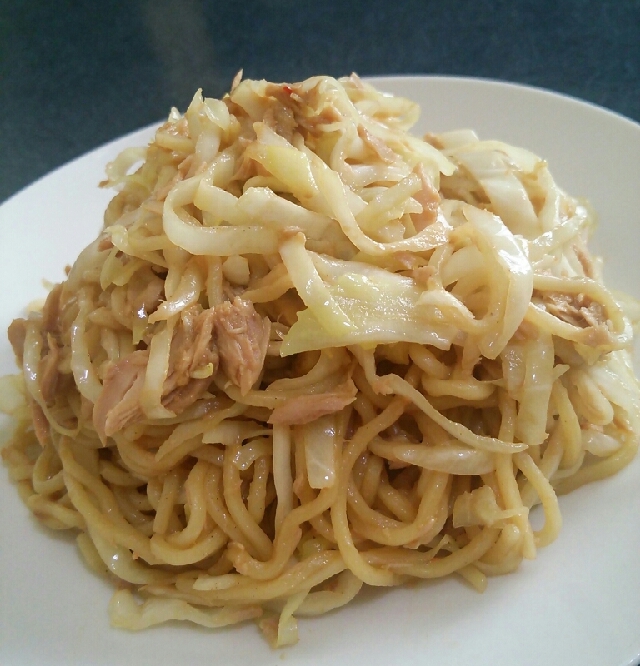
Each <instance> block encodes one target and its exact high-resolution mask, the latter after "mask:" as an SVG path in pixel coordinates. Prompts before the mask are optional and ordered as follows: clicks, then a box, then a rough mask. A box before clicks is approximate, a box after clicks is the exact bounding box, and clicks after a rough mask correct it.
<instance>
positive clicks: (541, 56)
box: [0, 0, 640, 201]
mask: <svg viewBox="0 0 640 666" xmlns="http://www.w3.org/2000/svg"><path fill="white" fill-rule="evenodd" d="M240 68H244V72H245V76H246V77H251V78H266V79H271V80H279V81H292V80H300V79H303V78H306V77H307V76H312V75H315V74H321V73H323V74H329V75H333V76H341V75H346V74H349V73H351V72H352V71H356V72H358V73H359V74H360V75H375V74H445V75H462V76H478V77H486V78H494V79H500V80H505V81H512V82H517V83H525V84H529V85H534V86H539V87H543V88H548V89H550V90H554V91H557V92H561V93H566V94H569V95H573V96H576V97H579V98H582V99H585V100H588V101H590V102H594V103H596V104H599V105H601V106H604V107H607V108H609V109H612V110H614V111H616V112H618V113H621V114H623V115H625V116H628V117H629V118H632V119H634V120H636V121H640V86H639V83H640V0H618V1H617V2H614V1H608V0H604V1H603V0H567V1H565V0H553V1H552V0H524V1H518V0H475V1H467V0H450V1H448V2H447V1H446V0H445V1H443V0H440V1H439V2H434V1H432V0H395V1H391V0H364V1H349V0H342V2H335V1H333V0H323V1H322V2H311V1H309V0H245V1H243V2H235V1H234V0H226V1H221V0H218V1H209V2H207V1H206V0H129V1H128V2H121V1H120V0H101V1H100V2H96V3H94V2H80V1H77V0H76V1H71V0H58V1H56V0H53V1H52V0H0V155H1V156H2V158H1V159H0V201H2V200H4V199H6V198H7V197H9V196H10V195H12V194H13V193H15V192H17V191H18V190H20V189H21V188H23V187H24V186H26V185H28V184H29V183H30V182H32V181H33V180H35V179H36V178H38V177H40V176H42V175H44V174H45V173H47V172H48V171H50V170H52V169H53V168H55V167H57V166H59V165H61V164H64V163H65V162H67V161H69V160H70V159H72V158H74V157H77V156H78V155H81V154H83V153H85V152H87V151H88V150H90V149H92V148H95V147H96V146H99V145H101V144H103V143H105V142H107V141H109V140H111V139H113V138H115V137H117V136H120V135H122V134H124V133H126V132H129V131H131V130H134V129H136V128H138V127H141V126H144V125H147V124H149V123H151V122H153V121H156V120H159V119H161V118H163V117H164V116H166V114H167V112H168V111H169V109H170V108H171V106H177V107H178V108H180V109H182V110H183V109H185V108H186V106H187V105H188V103H189V101H190V99H191V97H192V95H193V93H194V92H195V90H196V89H197V88H199V87H202V88H203V89H204V92H205V94H206V95H208V96H219V95H221V94H223V93H224V92H225V91H226V90H227V89H228V87H229V84H230V82H231V80H232V78H233V75H234V74H235V73H236V72H237V71H238V70H239V69H240Z"/></svg>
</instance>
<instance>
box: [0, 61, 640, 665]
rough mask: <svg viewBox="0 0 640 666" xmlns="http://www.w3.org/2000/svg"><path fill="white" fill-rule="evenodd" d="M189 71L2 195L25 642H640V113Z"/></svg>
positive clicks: (623, 650)
mask: <svg viewBox="0 0 640 666" xmlns="http://www.w3.org/2000/svg"><path fill="white" fill-rule="evenodd" d="M194 92H195V94H194V97H193V99H192V100H191V102H188V100H187V101H186V102H185V103H184V108H181V109H179V110H178V109H172V110H171V111H170V113H169V115H168V117H167V119H166V121H163V122H160V123H158V124H156V125H154V126H153V127H150V128H145V129H143V130H140V131H139V132H135V133H133V134H131V135H128V136H126V137H124V138H121V139H118V140H116V141H114V142H113V143H111V144H109V145H106V146H104V147H102V148H99V149H97V150H95V151H93V152H92V153H90V154H88V155H86V156H83V157H81V158H80V159H78V160H76V161H74V162H72V163H70V164H68V165H66V166H64V167H62V168H60V169H59V170H57V171H55V172H54V173H52V174H50V175H48V176H47V177H45V178H44V179H42V180H40V181H38V182H36V183H35V184H33V185H32V186H30V187H28V188H27V189H25V190H24V191H22V192H20V193H18V194H17V195H15V196H14V197H13V198H11V199H10V200H9V201H7V202H5V203H4V204H3V205H2V206H1V207H0V248H1V250H0V251H1V253H2V261H1V262H0V275H1V281H2V284H4V285H5V290H4V293H3V298H2V304H1V305H0V314H1V317H2V319H1V322H0V323H1V328H2V331H3V333H2V336H1V338H0V375H1V376H2V379H0V410H1V411H2V412H3V414H4V415H3V416H2V421H1V433H2V460H3V465H2V478H1V479H0V497H1V500H2V511H1V512H0V520H1V521H2V522H1V527H0V533H1V534H2V548H1V549H0V580H1V583H0V585H1V587H0V598H1V599H2V603H1V605H0V606H1V610H0V661H2V662H3V663H12V664H19V663H29V664H69V663H77V664H113V663H118V664H129V663H130V664H154V665H158V666H159V665H161V664H174V663H188V664H194V665H196V664H205V663H206V664H212V663H214V664H215V663H233V664H255V663H279V661H280V660H281V659H284V660H285V661H286V663H288V664H290V665H291V666H293V665H294V664H311V663H313V664H341V663H345V664H346V663H352V662H353V661H354V660H360V661H361V662H362V663H367V664H388V663H397V664H411V663H416V664H417V663H427V662H428V663H473V664H478V665H480V664H494V663H514V664H515V663H517V664H541V663H562V664H567V665H570V664H576V665H577V664H580V665H581V666H584V665H586V664H594V665H596V664H598V665H602V664H611V665H612V666H613V665H616V666H622V665H623V664H634V663H636V662H637V660H638V659H639V658H640V493H639V492H638V488H639V487H640V463H639V462H638V460H637V457H636V452H637V449H638V443H639V437H640V385H639V384H638V381H637V379H636V376H635V373H634V367H633V364H634V331H635V330H637V328H638V323H639V322H640V305H639V303H638V301H637V300H636V299H638V298H640V287H639V286H638V285H640V264H639V263H638V261H637V256H636V255H637V247H638V246H639V245H640V213H639V211H640V187H638V182H639V177H640V162H639V158H638V156H639V155H640V127H638V125H636V124H635V123H633V122H631V121H629V120H627V119H625V118H622V117H620V116H617V115H615V114H613V113H611V112H608V111H605V110H603V109H600V108H597V107H594V106H591V105H588V104H586V103H584V102H581V101H578V100H574V99H570V98H567V97H562V96H560V95H556V94H553V93H550V92H546V91H541V90H536V89H531V88H525V87H521V86H516V85H510V84H505V83H499V82H493V81H484V80H471V79H455V78H446V77H443V78H438V77H419V76H416V77H397V78H378V79H361V78H359V77H358V76H357V75H356V74H352V75H350V76H345V77H344V78H340V79H334V78H331V77H328V76H316V77H312V78H309V79H307V80H305V81H301V82H291V83H273V82H268V81H264V80H251V79H243V77H242V75H241V74H239V75H238V76H237V77H236V78H235V79H234V81H233V82H232V83H231V84H230V89H229V92H228V93H227V94H226V95H225V96H224V97H223V98H221V99H214V98H211V97H208V96H207V92H206V91H194Z"/></svg>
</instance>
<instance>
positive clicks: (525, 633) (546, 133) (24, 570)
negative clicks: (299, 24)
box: [0, 77, 640, 666]
mask: <svg viewBox="0 0 640 666" xmlns="http://www.w3.org/2000/svg"><path fill="white" fill-rule="evenodd" d="M376 83H377V85H378V86H379V87H381V88H382V89H385V90H388V91H390V92H393V93H398V94H403V95H406V96H408V97H411V98H413V99H415V100H416V101H418V102H419V103H420V104H421V106H422V109H423V111H422V118H421V121H420V124H419V127H418V128H417V130H418V131H420V132H422V131H427V130H431V131H442V130H446V129H452V128H457V127H473V128H475V129H476V130H477V131H478V133H479V134H480V136H481V137H486V138H499V139H502V140H505V141H507V142H511V143H514V144H519V145H522V146H525V147H527V148H529V149H531V150H533V151H534V152H536V153H538V154H539V155H542V156H544V157H546V158H547V159H548V161H549V163H550V166H551V170H552V173H553V174H554V175H555V176H556V179H557V180H558V181H559V183H560V184H561V185H562V186H563V187H564V188H565V189H567V190H568V191H569V192H571V193H572V194H575V195H580V196H586V197H589V199H590V200H591V202H592V203H593V205H594V206H595V208H596V210H597V211H598V213H599V215H600V219H601V225H600V228H599V231H598V233H597V236H596V239H595V242H594V247H595V248H596V250H597V251H598V252H600V253H601V254H603V255H604V257H605V262H606V264H605V266H606V273H605V274H606V277H607V279H608V281H609V283H610V284H611V285H613V286H614V287H617V288H624V289H626V290H628V291H630V292H632V293H633V294H635V296H637V297H640V261H638V257H637V248H638V247H640V126H638V125H636V124H634V123H632V122H630V121H628V120H625V119H624V118H621V117H619V116H616V115H614V114H612V113H610V112H607V111H604V110H602V109H599V108H596V107H593V106H590V105H587V104H585V103H582V102H579V101H576V100H573V99H568V98H566V97H562V96H559V95H555V94H550V93H547V92H543V91H540V90H533V89H528V88H523V87H519V86H513V85H506V84H502V83H495V82H489V81H480V80H469V79H466V80H465V79H451V78H430V77H403V78H393V79H378V80H377V81H376ZM149 136H150V130H148V129H146V130H141V131H140V132H136V133H134V134H132V135H130V136H127V137H124V138H122V139H119V140H117V141H115V142H113V143H111V144H109V145H107V146H104V147H102V148H99V149H98V150H96V151H94V152H92V153H90V154H88V155H86V156H84V157H82V158H80V159H78V160H76V161H75V162H72V163H71V164H68V165H67V166H65V167H62V168H61V169H59V170H57V171H55V172H54V173H52V174H50V175H49V176H47V177H46V178H44V179H42V180H40V181H38V182H36V183H35V184H34V185H32V186H30V187H28V188H27V189H26V190H24V191H22V192H20V193H19V194H18V195H17V196H15V197H14V198H12V199H11V200H9V201H7V202H6V203H5V204H4V205H2V206H1V207H0V285H2V297H1V299H0V329H1V330H2V331H5V330H6V327H7V325H8V324H9V322H10V321H11V319H12V318H13V317H15V316H17V315H19V314H20V312H21V310H22V308H23V307H24V305H25V304H26V303H27V302H29V301H30V300H33V299H35V298H41V297H43V296H44V294H45V290H44V288H43V286H42V279H43V278H46V279H48V280H52V281H58V280H60V279H62V277H63V272H62V268H63V266H64V265H65V264H66V263H70V262H72V261H73V260H74V259H75V257H76V256H77V254H78V252H79V251H80V249H81V248H82V247H83V246H84V245H85V244H86V243H88V242H89V241H90V240H92V239H93V238H94V236H95V234H96V233H97V230H98V228H99V226H100V223H101V217H102V211H103V209H104V207H105V205H106V203H107V201H108V199H109V193H107V192H103V191H101V190H98V188H97V187H96V186H97V183H98V181H100V180H101V179H102V177H103V173H104V165H105V164H106V162H108V161H109V160H111V159H113V158H114V157H115V156H116V154H117V153H118V152H119V151H120V150H121V149H122V148H124V147H125V146H129V145H139V144H141V143H143V142H145V141H146V139H147V138H148V137H149ZM13 367H14V366H13V361H12V357H11V351H10V348H9V345H8V343H7V342H6V340H5V335H4V333H2V334H1V335H0V373H3V374H4V373H5V372H8V371H13ZM0 506H1V510H0V662H1V663H2V664H13V665H18V664H48V665H51V664H60V665H62V664H64V665H66V666H68V665H69V664H92V665H98V664H119V665H121V666H123V665H125V664H135V665H136V666H142V665H144V664H150V665H151V664H153V666H162V665H164V664H182V663H185V664H190V665H193V666H198V665H199V664H236V665H243V664H247V665H249V664H251V665H252V666H253V665H255V664H274V665H276V664H287V666H298V665H299V664H312V663H313V664H318V665H323V664H326V665H329V664H330V665H336V664H338V665H344V664H353V663H358V664H363V665H364V664H366V665H367V666H374V665H377V664H384V665H385V666H387V665H388V664H404V665H409V664H426V663H429V664H473V666H486V665H489V664H491V665H494V664H509V665H511V664H518V665H519V666H526V665H531V666H533V665H535V666H539V665H540V664H562V665H563V666H573V665H575V666H588V665H593V666H623V665H625V666H627V665H629V664H634V663H637V661H638V660H639V659H640V459H638V460H636V462H635V463H633V464H632V465H631V466H630V467H629V468H627V469H626V470H624V471H623V472H622V473H621V474H619V475H618V476H617V477H615V478H613V479H610V480H607V481H604V482H600V483H597V484H594V485H592V486H590V487H587V488H583V489H581V490H579V491H577V492H575V493H574V494H572V495H570V496H567V497H563V498H562V500H561V508H562V513H563V516H564V527H563V530H562V532H561V534H560V537H559V538H558V540H557V541H556V542H555V543H554V544H552V545H551V546H549V547H548V548H546V549H544V550H542V551H540V553H539V555H538V558H537V559H536V560H534V561H532V562H527V563H525V564H524V565H523V566H522V567H521V569H520V570H519V571H518V572H517V573H515V574H512V575H509V576H505V577H502V578H497V579H492V580H491V581H490V583H489V588H488V590H487V591H486V592H485V594H483V595H480V594H477V593H475V592H473V591H472V590H471V589H469V588H468V587H466V586H465V585H464V584H462V583H461V582H459V581H458V580H446V581H437V582H434V583H433V584H430V585H422V586H417V587H413V588H411V589H400V590H391V591H378V590H374V591H371V592H369V593H367V594H364V595H363V596H362V597H358V598H357V600H356V602H355V603H353V604H351V605H350V606H348V607H346V608H344V609H342V610H340V611H338V612H335V613H333V614H330V615H328V616H325V617H321V618H317V619H313V620H304V619H303V620H301V621H300V642H299V644H298V645H296V646H294V647H292V648H288V649H286V650H279V651H272V650H270V649H269V648H268V647H267V646H266V643H265V641H264V640H263V639H262V637H261V636H260V635H259V631H258V629H257V628H256V627H255V625H253V624H248V625H245V626H242V627H235V628H232V629H228V630H222V631H217V632H216V631H205V630H201V629H199V628H194V627H191V626H185V625H178V624H177V623H176V624H172V625H170V626H164V627H159V628H154V629H151V630H148V631H145V632H142V633H137V634H132V633H127V632H124V631H119V630H114V629H111V628H110V627H109V624H108V620H107V612H106V607H107V603H108V600H109V597H110V593H111V588H110V586H109V585H108V584H107V583H106V582H105V581H103V580H101V579H100V578H98V577H96V576H95V575H93V574H92V573H91V572H89V571H88V570H87V568H86V567H85V566H84V565H83V564H82V562H81V560H80V557H79V555H78V553H77V551H76V550H75V547H74V545H73V542H72V539H69V538H65V537H64V536H60V535H56V534H53V535H52V534H51V533H49V532H48V531H46V530H44V529H42V528H40V527H39V526H38V525H37V524H36V522H35V521H34V520H33V519H32V518H31V517H30V516H29V514H28V512H27V510H26V508H25V507H24V506H23V505H22V504H21V503H20V501H19V499H18V496H17V493H16V491H15V489H14V488H13V487H12V486H11V484H10V483H9V481H8V480H7V475H6V471H5V470H2V471H1V472H0Z"/></svg>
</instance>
